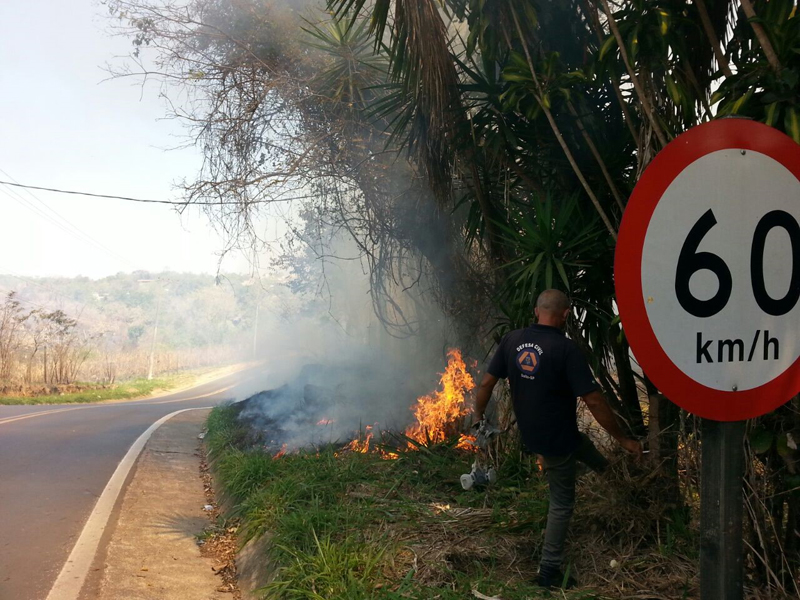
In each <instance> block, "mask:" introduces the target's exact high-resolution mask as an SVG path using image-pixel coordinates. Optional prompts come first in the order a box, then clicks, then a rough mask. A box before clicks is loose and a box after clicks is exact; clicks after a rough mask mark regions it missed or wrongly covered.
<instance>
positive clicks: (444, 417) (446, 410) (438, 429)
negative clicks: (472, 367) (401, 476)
mask: <svg viewBox="0 0 800 600" xmlns="http://www.w3.org/2000/svg"><path fill="white" fill-rule="evenodd" d="M447 356H448V362H447V368H446V369H445V371H444V373H442V379H441V382H440V389H439V390H437V391H435V392H433V393H432V394H429V395H427V396H422V397H420V398H418V399H417V403H416V405H415V406H414V407H413V408H412V409H411V410H413V411H414V416H415V417H416V418H417V422H416V423H414V424H413V425H411V426H410V427H409V428H408V429H406V432H405V434H406V435H407V436H408V437H409V438H411V439H412V440H415V441H417V442H420V443H423V444H425V443H428V440H430V441H431V442H443V441H444V440H445V439H446V438H447V437H448V436H449V435H452V434H454V433H455V430H456V428H457V427H458V425H459V422H458V421H459V420H460V419H461V417H464V416H466V415H468V414H469V412H470V410H471V409H470V407H469V406H467V402H466V393H467V392H469V391H471V390H472V389H473V388H474V387H475V381H474V380H473V379H472V375H470V374H469V372H468V371H467V365H466V364H465V363H464V359H463V358H462V357H461V350H458V349H457V348H451V349H450V350H448V351H447ZM464 437H466V436H462V440H461V441H460V442H459V447H460V445H461V443H462V442H463V440H464ZM413 446H414V445H413V444H411V443H409V448H411V447H413Z"/></svg>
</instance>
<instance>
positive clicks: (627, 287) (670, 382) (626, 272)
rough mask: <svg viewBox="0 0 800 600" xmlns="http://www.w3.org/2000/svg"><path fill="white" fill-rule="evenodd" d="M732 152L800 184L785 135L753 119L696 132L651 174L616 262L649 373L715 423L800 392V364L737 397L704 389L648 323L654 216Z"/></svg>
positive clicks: (630, 331)
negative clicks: (704, 160)
mask: <svg viewBox="0 0 800 600" xmlns="http://www.w3.org/2000/svg"><path fill="white" fill-rule="evenodd" d="M731 148H736V149H740V150H752V151H755V152H760V153H761V154H765V155H766V156H769V157H770V158H772V159H774V160H776V161H777V162H779V163H780V164H782V165H783V166H784V167H786V169H788V170H789V171H790V172H791V173H792V174H793V175H794V176H795V177H796V178H797V179H798V180H800V146H798V145H797V144H796V143H795V142H794V141H793V140H792V139H791V138H790V137H788V136H787V135H785V134H783V133H781V132H780V131H778V130H777V129H773V128H772V127H769V126H767V125H764V124H763V123H757V122H755V121H749V120H745V119H722V120H718V121H710V122H708V123H704V124H702V125H698V126H697V127H693V128H692V129H690V130H689V131H687V132H686V133H683V134H682V135H680V136H678V137H677V138H675V139H674V140H672V141H671V142H670V143H669V144H667V146H666V147H665V148H664V149H663V150H662V151H661V152H659V153H658V155H657V156H656V157H655V158H654V159H653V161H652V162H651V163H650V165H648V167H647V169H645V172H644V174H643V175H642V176H641V178H640V179H639V182H638V183H637V184H636V187H635V188H634V190H633V194H632V195H631V198H630V200H629V201H628V205H627V207H626V209H625V213H624V215H623V218H622V224H621V226H620V231H619V236H618V239H617V247H616V253H615V256H614V279H615V286H616V292H617V307H618V308H619V314H620V318H621V320H622V325H623V328H624V331H625V335H626V336H627V339H628V343H629V344H630V346H631V349H632V350H633V353H634V355H635V356H636V359H637V360H638V362H639V364H640V366H641V367H642V369H643V371H644V372H645V373H647V376H648V377H649V378H650V379H651V381H652V382H653V383H654V384H655V386H656V387H657V388H658V389H659V390H660V391H661V392H662V393H663V394H664V395H665V396H667V398H669V399H670V400H672V401H673V402H675V404H677V405H678V406H680V407H681V408H683V409H685V410H687V411H689V412H690V413H693V414H695V415H698V416H700V417H703V418H706V419H711V420H714V421H742V420H745V419H750V418H754V417H757V416H760V415H763V414H766V413H768V412H770V411H773V410H775V409H776V408H778V407H779V406H780V405H782V404H784V403H785V402H787V401H788V400H789V399H790V398H791V397H792V396H794V395H796V394H797V393H798V392H800V358H798V359H797V360H796V361H795V362H794V363H793V364H792V365H791V366H790V367H789V368H788V369H786V370H785V371H784V372H783V373H781V374H780V375H779V376H778V377H776V378H775V379H773V380H771V381H769V382H767V383H765V384H763V385H761V386H759V387H756V388H753V389H750V390H745V391H737V392H734V391H730V392H729V391H723V390H716V389H713V388H710V387H708V386H705V385H703V384H701V383H698V382H697V381H695V380H694V379H692V378H691V377H689V376H688V375H686V374H685V373H684V372H683V371H681V370H680V369H679V368H678V367H677V366H676V365H675V363H673V362H672V360H670V358H669V356H667V353H666V352H664V349H663V348H662V347H661V344H660V343H659V342H658V338H657V337H656V335H655V333H654V332H653V328H652V326H651V325H650V320H649V319H648V317H647V308H646V306H645V301H644V295H643V293H642V252H643V249H644V239H645V235H646V234H647V229H648V227H649V225H650V219H651V218H652V216H653V212H654V211H655V208H656V206H657V205H658V203H659V202H660V201H661V197H662V196H663V195H664V192H665V191H666V190H667V188H668V187H669V186H670V184H671V183H672V182H673V181H674V180H675V179H676V178H677V177H678V175H680V173H681V172H682V171H683V170H684V169H685V168H686V167H688V166H689V165H690V164H692V163H693V162H694V161H696V160H697V159H699V158H701V157H703V156H705V155H707V154H710V153H712V152H716V151H718V150H726V149H731Z"/></svg>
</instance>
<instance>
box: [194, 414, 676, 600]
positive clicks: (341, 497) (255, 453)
mask: <svg viewBox="0 0 800 600" xmlns="http://www.w3.org/2000/svg"><path fill="white" fill-rule="evenodd" d="M245 433H246V432H245V431H244V430H243V429H242V428H241V426H239V425H238V424H237V422H236V416H235V409H232V408H230V407H220V408H216V409H214V410H213V411H212V413H211V415H210V417H209V423H208V435H207V436H206V440H207V443H208V450H209V453H210V457H211V459H212V461H213V464H214V471H215V473H216V477H217V481H218V485H219V487H220V488H221V490H220V491H221V492H222V494H223V495H226V496H227V497H228V498H229V499H230V500H231V501H232V503H233V505H235V507H236V508H235V509H234V514H233V515H232V519H233V520H235V521H238V523H239V536H240V540H239V541H240V543H244V542H245V541H247V540H248V539H251V538H253V537H257V536H261V535H263V534H265V533H268V534H269V535H270V536H271V544H270V550H269V553H270V556H265V557H264V562H265V564H267V563H269V564H271V565H276V566H277V571H276V572H275V574H274V578H273V580H272V582H271V583H270V584H269V585H268V586H267V587H266V588H264V590H263V591H264V597H265V598H272V599H281V600H300V599H302V600H312V599H313V600H322V599H324V600H345V599H346V600H361V599H363V600H366V599H376V600H399V599H401V598H402V599H415V600H423V599H425V600H428V599H430V600H433V599H434V598H436V599H441V600H456V599H458V600H462V599H464V598H474V597H478V598H480V597H482V596H480V595H478V594H474V591H477V592H478V593H479V594H483V597H489V598H492V599H494V598H500V599H502V600H522V599H523V598H524V599H537V598H552V597H558V598H561V599H562V600H563V599H568V600H576V599H578V598H582V599H586V600H590V599H599V598H608V597H609V596H605V595H602V594H600V593H599V592H597V591H593V590H587V589H586V588H583V589H582V590H580V591H575V592H565V593H564V595H562V592H561V591H558V592H553V594H555V596H553V595H551V593H550V592H546V591H544V590H542V589H541V588H538V587H537V586H535V585H533V584H532V583H531V581H532V580H533V578H534V577H535V572H536V557H538V554H539V552H540V544H541V533H542V529H543V527H544V523H545V519H546V511H547V500H546V498H547V494H546V487H545V483H544V481H543V479H542V478H541V477H540V476H539V475H538V474H536V473H534V471H533V464H532V462H531V461H530V460H529V459H528V458H520V457H519V456H517V457H509V458H507V459H506V460H505V461H504V462H503V464H502V466H501V467H500V480H499V482H498V484H497V485H495V486H494V487H493V488H492V489H490V490H489V491H486V492H475V491H471V492H464V491H463V490H462V489H461V487H460V485H459V481H458V477H459V475H460V474H461V473H463V472H465V471H467V470H468V469H469V466H468V465H469V462H470V456H469V455H468V454H465V453H464V452H462V451H459V450H456V449H454V448H453V447H452V445H446V444H445V445H439V446H437V447H434V448H432V449H425V448H423V449H421V450H419V451H417V452H406V453H402V454H401V458H400V459H398V460H382V459H381V458H380V457H379V456H378V455H376V454H372V453H371V454H358V453H352V452H340V451H339V452H338V456H336V455H335V453H337V450H336V449H335V448H320V449H319V450H318V451H309V452H301V453H299V454H288V455H285V456H283V457H281V458H278V459H274V458H273V457H272V456H270V455H269V454H266V453H264V452H263V451H259V450H257V449H252V448H251V449H248V448H247V447H246V446H245V443H244V439H245ZM226 525H227V524H226ZM581 526H582V525H581V523H580V522H578V523H576V527H578V528H580V527H581ZM605 550H606V549H605V548H604V547H601V548H599V549H598V551H600V552H602V551H605ZM643 558H645V559H646V557H643ZM601 560H603V559H602V558H601ZM605 560H606V561H607V560H608V559H607V558H606V559H605ZM605 565H606V567H605V568H606V569H609V567H608V562H605ZM570 568H572V566H570ZM600 568H601V569H602V566H601V567H600ZM641 568H643V569H644V568H647V569H651V570H652V565H647V564H643V565H641ZM668 568H669V567H668ZM656 571H660V569H656ZM605 575H608V576H610V577H614V573H605ZM595 581H598V580H597V579H595ZM673 591H675V592H676V593H678V597H680V591H679V590H673ZM612 597H614V596H612Z"/></svg>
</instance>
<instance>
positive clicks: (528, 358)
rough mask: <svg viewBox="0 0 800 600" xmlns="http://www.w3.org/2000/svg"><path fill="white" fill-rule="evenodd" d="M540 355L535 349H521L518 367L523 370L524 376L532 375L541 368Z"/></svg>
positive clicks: (518, 356)
mask: <svg viewBox="0 0 800 600" xmlns="http://www.w3.org/2000/svg"><path fill="white" fill-rule="evenodd" d="M539 364H540V363H539V356H538V355H537V354H536V351H535V350H533V349H530V350H528V349H525V350H521V351H520V352H519V353H518V354H517V367H518V368H519V370H520V371H522V374H523V375H522V376H523V377H525V375H528V376H531V375H533V374H534V373H536V371H538V370H539Z"/></svg>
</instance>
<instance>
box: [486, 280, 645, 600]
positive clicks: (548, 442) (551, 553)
mask: <svg viewBox="0 0 800 600" xmlns="http://www.w3.org/2000/svg"><path fill="white" fill-rule="evenodd" d="M535 313H536V318H537V321H538V323H537V324H536V325H531V326H530V327H527V328H525V329H518V330H516V331H512V332H510V333H508V334H507V335H506V336H505V337H504V338H503V340H502V341H501V342H500V345H499V346H498V348H497V351H496V352H495V355H494V357H493V358H492V361H491V363H489V368H488V369H487V372H486V375H484V377H483V381H481V384H480V387H479V388H478V393H477V398H476V408H475V414H476V417H477V418H478V419H483V416H484V413H485V411H486V407H487V405H488V404H489V399H490V398H491V396H492V390H493V389H494V386H495V385H496V384H497V381H498V380H499V379H506V378H507V379H508V380H509V384H510V386H511V399H512V401H513V404H514V413H515V414H516V417H517V425H518V426H519V430H520V433H521V435H522V442H523V444H524V446H525V448H526V450H527V451H529V452H531V453H535V454H539V455H541V456H542V459H543V462H544V468H545V473H546V475H547V483H548V486H549V488H550V510H549V512H548V514H547V529H546V531H545V536H544V545H543V547H542V559H541V562H540V564H539V578H538V584H539V585H540V586H542V587H548V588H549V587H553V586H561V585H562V582H563V580H564V576H563V574H562V572H561V563H562V560H563V555H564V542H565V540H566V537H567V528H568V526H569V521H570V518H571V517H572V511H573V508H574V506H575V471H576V461H581V462H583V463H584V464H586V465H587V466H588V467H590V468H591V469H593V470H595V471H598V472H599V471H602V470H604V469H605V468H606V466H607V465H608V461H607V460H606V459H605V457H604V456H603V455H602V454H600V452H598V450H597V448H595V447H594V444H592V442H591V440H589V438H588V437H587V436H586V435H584V434H583V433H580V432H579V431H578V422H577V415H576V410H577V398H578V397H580V398H581V399H582V400H583V401H584V402H585V403H586V406H588V407H589V410H590V411H591V413H592V415H593V416H594V418H595V419H596V420H597V422H598V423H600V425H601V426H602V427H603V428H604V429H605V430H606V431H607V432H608V433H609V434H610V435H611V436H612V437H613V438H614V439H616V440H617V442H619V444H620V445H621V446H622V447H623V448H624V449H625V450H627V451H628V452H630V453H632V454H634V455H637V456H640V455H641V453H642V448H641V445H640V444H639V442H637V441H636V440H634V439H631V438H628V437H627V436H626V435H625V434H624V433H623V432H622V429H621V428H620V426H619V423H618V422H617V419H616V417H615V415H614V413H613V412H612V410H611V407H610V406H609V404H608V402H607V401H606V399H605V397H604V396H603V394H602V393H600V391H599V387H598V385H597V382H596V381H595V379H594V377H593V376H592V372H591V370H590V369H589V365H588V363H587V362H586V358H585V357H584V356H583V354H582V353H581V351H580V350H579V348H578V346H577V345H576V344H575V343H574V342H572V341H571V340H569V339H567V337H566V336H565V335H564V333H563V328H564V325H565V324H566V322H567V318H568V317H569V313H570V302H569V299H568V298H567V297H566V295H564V293H563V292H560V291H558V290H546V291H544V292H542V293H541V294H540V295H539V298H538V299H537V301H536V308H535ZM567 583H568V587H569V586H570V585H573V584H574V581H572V580H570V581H569V582H567Z"/></svg>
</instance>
